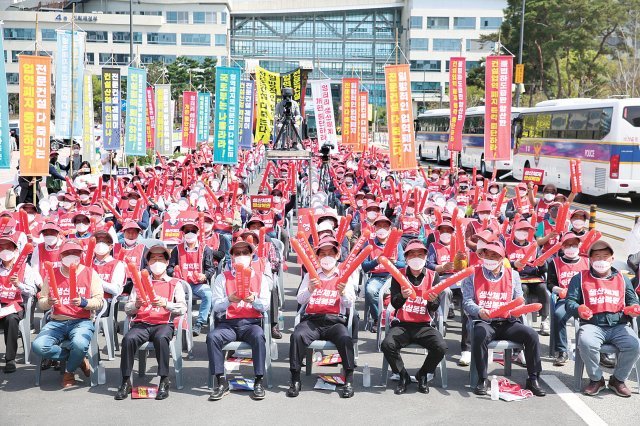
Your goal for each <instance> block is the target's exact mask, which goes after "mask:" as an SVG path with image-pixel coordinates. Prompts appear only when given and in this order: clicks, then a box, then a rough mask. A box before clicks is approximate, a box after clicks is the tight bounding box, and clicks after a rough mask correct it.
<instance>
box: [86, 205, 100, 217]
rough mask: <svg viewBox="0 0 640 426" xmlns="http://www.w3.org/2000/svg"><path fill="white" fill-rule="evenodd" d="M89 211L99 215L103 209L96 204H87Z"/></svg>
mask: <svg viewBox="0 0 640 426" xmlns="http://www.w3.org/2000/svg"><path fill="white" fill-rule="evenodd" d="M89 213H91V214H99V215H100V216H103V215H104V209H103V208H102V207H100V206H99V205H97V204H93V205H91V206H89Z"/></svg>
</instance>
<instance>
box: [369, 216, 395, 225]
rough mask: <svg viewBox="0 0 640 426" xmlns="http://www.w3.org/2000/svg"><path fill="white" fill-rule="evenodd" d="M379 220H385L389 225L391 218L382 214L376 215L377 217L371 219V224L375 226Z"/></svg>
mask: <svg viewBox="0 0 640 426" xmlns="http://www.w3.org/2000/svg"><path fill="white" fill-rule="evenodd" d="M379 222H387V223H388V224H389V225H391V219H389V218H388V217H386V216H385V215H383V214H381V215H378V217H376V218H375V220H374V221H373V225H374V226H375V225H376V224H377V223H379Z"/></svg>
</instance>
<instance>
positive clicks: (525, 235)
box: [515, 231, 529, 241]
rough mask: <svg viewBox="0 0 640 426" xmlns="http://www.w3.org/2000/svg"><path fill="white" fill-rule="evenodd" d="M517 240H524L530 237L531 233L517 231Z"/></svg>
mask: <svg viewBox="0 0 640 426" xmlns="http://www.w3.org/2000/svg"><path fill="white" fill-rule="evenodd" d="M515 234H516V240H518V241H523V240H527V239H528V238H529V233H528V232H527V231H516V232H515Z"/></svg>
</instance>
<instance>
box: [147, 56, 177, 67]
mask: <svg viewBox="0 0 640 426" xmlns="http://www.w3.org/2000/svg"><path fill="white" fill-rule="evenodd" d="M175 61H176V57H175V55H140V62H142V63H143V64H145V65H149V64H152V63H154V62H160V63H163V64H171V63H173V62H175Z"/></svg>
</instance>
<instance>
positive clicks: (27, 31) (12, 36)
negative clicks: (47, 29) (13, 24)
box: [4, 28, 36, 40]
mask: <svg viewBox="0 0 640 426" xmlns="http://www.w3.org/2000/svg"><path fill="white" fill-rule="evenodd" d="M4 39H5V40H35V39H36V30H35V28H5V29H4Z"/></svg>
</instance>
